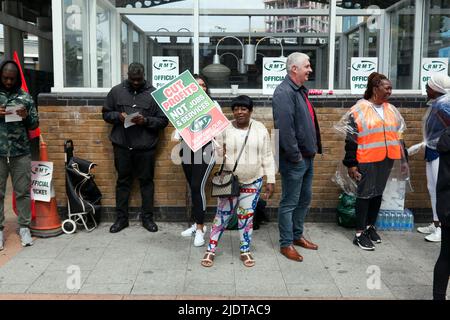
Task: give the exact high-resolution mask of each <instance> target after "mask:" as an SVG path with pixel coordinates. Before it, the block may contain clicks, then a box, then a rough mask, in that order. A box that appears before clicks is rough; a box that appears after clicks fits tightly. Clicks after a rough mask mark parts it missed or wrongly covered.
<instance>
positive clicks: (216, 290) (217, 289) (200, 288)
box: [182, 282, 236, 297]
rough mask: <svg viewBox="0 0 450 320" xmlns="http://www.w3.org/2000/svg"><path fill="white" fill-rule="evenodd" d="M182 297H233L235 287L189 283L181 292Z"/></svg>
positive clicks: (230, 285) (231, 285)
mask: <svg viewBox="0 0 450 320" xmlns="http://www.w3.org/2000/svg"><path fill="white" fill-rule="evenodd" d="M182 294H184V295H201V296H215V297H217V296H219V297H221V296H223V297H228V296H235V295H236V286H235V285H234V284H219V283H214V284H212V283H210V284H205V283H195V282H189V284H187V285H186V286H185V288H184V290H183V293H182Z"/></svg>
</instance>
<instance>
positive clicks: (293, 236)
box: [272, 52, 322, 261]
mask: <svg viewBox="0 0 450 320" xmlns="http://www.w3.org/2000/svg"><path fill="white" fill-rule="evenodd" d="M286 71H287V73H288V75H287V76H286V78H285V79H284V81H283V82H282V83H281V84H280V85H279V86H278V87H277V88H276V90H275V92H274V95H273V100H272V106H273V119H274V123H275V128H276V129H278V130H279V137H280V173H281V183H282V186H281V188H282V195H281V201H280V206H279V210H278V225H279V230H280V252H281V253H282V254H283V255H284V256H286V257H287V258H288V259H291V260H294V261H302V260H303V257H302V256H301V255H300V254H299V253H298V252H297V250H296V249H295V248H294V246H293V245H297V246H301V247H304V248H306V249H312V250H317V248H318V246H317V245H316V244H314V243H312V242H310V241H308V240H306V239H305V238H304V237H303V223H304V220H305V216H306V213H307V211H308V208H309V204H310V202H311V196H312V178H313V162H314V156H315V155H316V153H322V150H321V143H320V131H319V124H318V122H317V117H316V114H315V111H314V108H313V107H312V105H311V103H310V101H309V100H308V90H307V89H306V88H305V87H304V86H303V85H304V83H305V82H306V81H308V79H309V75H310V74H311V73H312V69H311V63H310V61H309V57H308V56H307V55H306V54H304V53H299V52H294V53H292V54H291V55H289V57H288V58H287V61H286Z"/></svg>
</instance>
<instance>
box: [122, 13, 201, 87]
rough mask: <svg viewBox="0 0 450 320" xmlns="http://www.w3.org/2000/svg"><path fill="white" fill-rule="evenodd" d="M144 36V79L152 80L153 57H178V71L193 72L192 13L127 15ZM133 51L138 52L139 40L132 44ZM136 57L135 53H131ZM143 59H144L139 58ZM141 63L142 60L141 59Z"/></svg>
mask: <svg viewBox="0 0 450 320" xmlns="http://www.w3.org/2000/svg"><path fill="white" fill-rule="evenodd" d="M126 17H127V18H128V19H129V20H130V21H131V22H132V23H134V24H135V25H136V26H137V27H138V28H139V29H141V30H142V31H144V32H145V36H146V37H147V40H148V42H147V48H146V57H145V59H147V61H146V63H147V73H146V74H147V79H152V76H153V75H152V57H153V56H177V57H178V59H179V71H180V73H181V72H183V71H186V70H189V71H191V73H194V57H193V47H194V46H193V39H192V38H193V29H194V28H193V19H192V15H176V16H175V15H174V16H170V15H164V16H160V15H151V16H148V15H127V16H126ZM133 44H135V45H136V46H134V48H133V53H135V52H136V51H138V52H139V43H134V42H133ZM134 57H135V58H136V56H134ZM140 60H144V59H140ZM141 62H143V61H141Z"/></svg>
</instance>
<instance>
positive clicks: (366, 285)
mask: <svg viewBox="0 0 450 320" xmlns="http://www.w3.org/2000/svg"><path fill="white" fill-rule="evenodd" d="M344 271H345V272H344ZM366 271H367V270H365V269H364V270H363V269H361V268H354V269H353V270H351V271H346V270H339V271H333V270H331V271H330V274H331V275H332V277H333V279H334V281H335V283H336V286H337V287H338V288H339V291H340V292H341V294H342V296H343V297H346V298H357V297H360V298H382V299H393V298H394V296H393V294H392V293H391V291H390V290H389V288H388V287H387V285H386V284H385V283H384V282H383V281H382V279H380V280H379V287H376V286H375V285H374V282H373V281H370V278H369V276H370V274H368V273H367V272H366Z"/></svg>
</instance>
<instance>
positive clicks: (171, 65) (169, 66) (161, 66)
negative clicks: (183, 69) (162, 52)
mask: <svg viewBox="0 0 450 320" xmlns="http://www.w3.org/2000/svg"><path fill="white" fill-rule="evenodd" d="M153 67H154V68H155V69H157V70H164V71H171V70H173V69H175V68H176V67H177V63H176V62H175V61H173V60H162V61H160V62H155V63H154V64H153Z"/></svg>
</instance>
